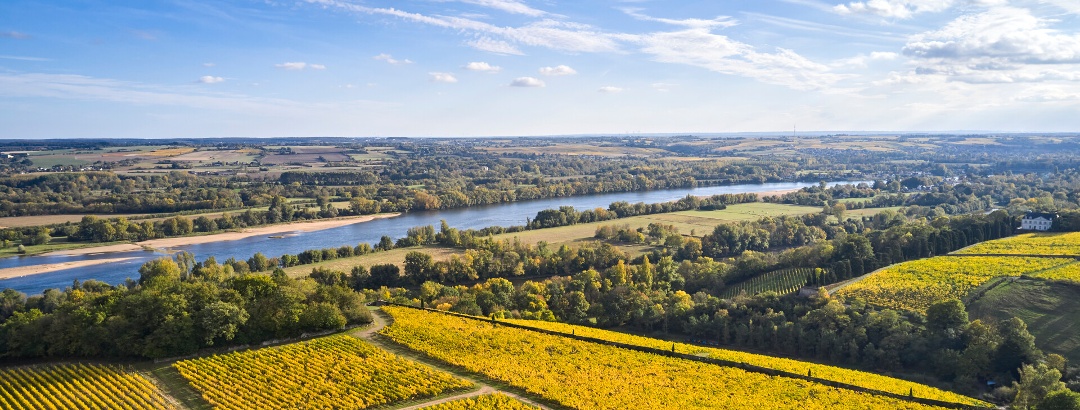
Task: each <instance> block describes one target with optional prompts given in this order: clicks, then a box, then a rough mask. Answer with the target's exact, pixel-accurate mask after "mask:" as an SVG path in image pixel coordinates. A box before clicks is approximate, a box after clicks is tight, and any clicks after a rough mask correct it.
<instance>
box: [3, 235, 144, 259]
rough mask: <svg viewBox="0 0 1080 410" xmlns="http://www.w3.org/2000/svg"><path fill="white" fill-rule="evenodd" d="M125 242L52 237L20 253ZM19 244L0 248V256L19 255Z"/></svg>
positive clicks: (30, 253) (33, 253)
mask: <svg viewBox="0 0 1080 410" xmlns="http://www.w3.org/2000/svg"><path fill="white" fill-rule="evenodd" d="M121 243H126V242H94V243H88V242H68V241H67V238H53V239H52V240H51V241H49V243H47V244H44V245H27V246H25V247H24V248H25V249H26V253H25V254H22V255H38V254H42V253H47V252H54V251H66V250H71V249H83V248H95V247H98V246H109V245H116V244H121ZM19 255H20V254H19V245H18V243H14V244H12V245H10V246H8V247H6V248H0V258H6V257H11V256H19Z"/></svg>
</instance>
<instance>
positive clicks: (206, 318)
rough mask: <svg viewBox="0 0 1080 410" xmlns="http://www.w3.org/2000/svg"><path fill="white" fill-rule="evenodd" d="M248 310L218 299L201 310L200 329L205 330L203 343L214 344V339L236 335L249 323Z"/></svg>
mask: <svg viewBox="0 0 1080 410" xmlns="http://www.w3.org/2000/svg"><path fill="white" fill-rule="evenodd" d="M248 317H250V316H249V315H248V312H247V311H246V310H244V309H241V308H240V307H239V306H236V305H234V304H232V303H228V302H222V301H216V302H213V303H210V304H209V305H207V306H206V308H204V309H203V310H202V311H201V312H199V330H200V331H202V332H203V343H205V344H206V345H207V346H213V345H214V339H218V338H220V339H221V340H225V341H229V340H232V339H233V338H234V337H236V333H237V331H238V330H239V329H240V327H241V326H243V325H244V323H247V320H248Z"/></svg>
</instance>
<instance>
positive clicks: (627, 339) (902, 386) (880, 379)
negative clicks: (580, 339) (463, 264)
mask: <svg viewBox="0 0 1080 410" xmlns="http://www.w3.org/2000/svg"><path fill="white" fill-rule="evenodd" d="M503 321H505V322H510V323H514V324H519V325H523V326H529V327H535V328H538V329H544V330H551V331H555V332H562V333H568V334H569V333H573V334H575V335H578V336H584V337H589V338H593V339H600V340H606V341H611V342H616V343H622V344H627V345H634V346H642V347H648V348H653V349H662V350H669V349H671V348H672V346H674V349H675V350H674V351H676V352H678V353H688V354H698V355H700V354H705V355H708V357H711V358H714V359H719V360H726V361H729V362H738V363H746V364H749V365H753V366H759V367H764V368H769V369H775V370H780V371H785V372H790V373H797V374H807V372H808V371H809V373H810V374H812V375H813V376H814V377H817V378H819V379H825V380H830V381H835V382H840V383H845V384H850V385H854V386H859V387H863V388H867V389H873V390H879V391H886V392H890V393H896V394H909V393H911V394H914V395H916V396H918V397H925V398H929V399H934V400H940V401H947V402H953V403H959V404H968V405H973V406H988V405H987V404H986V403H984V402H981V401H979V400H975V399H973V398H970V397H967V396H964V395H960V394H956V393H952V392H948V391H944V390H941V389H938V388H934V387H930V386H927V385H924V384H919V383H915V382H909V381H907V380H901V379H896V378H893V377H888V376H882V375H879V374H875V373H868V372H862V371H858V370H851V369H844V368H840V367H834V366H826V365H821V364H816V363H809V362H802V361H798V360H792V359H785V358H779V357H772V356H765V355H760V354H753V353H745V352H739V351H735V350H726V349H717V348H711V347H703V346H695V345H690V344H684V343H672V342H670V341H666V340H659V339H653V338H648V337H643V336H636V335H630V334H626V333H620V332H613V331H610V330H603V329H596V328H591V327H585V326H575V325H568V324H565V323H558V322H544V321H538V320H536V321H534V320H503Z"/></svg>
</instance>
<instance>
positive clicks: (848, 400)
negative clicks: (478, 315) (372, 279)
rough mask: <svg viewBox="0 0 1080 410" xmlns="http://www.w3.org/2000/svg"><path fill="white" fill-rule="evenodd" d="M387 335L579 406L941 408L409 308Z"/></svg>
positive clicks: (399, 311)
mask: <svg viewBox="0 0 1080 410" xmlns="http://www.w3.org/2000/svg"><path fill="white" fill-rule="evenodd" d="M383 309H384V311H386V312H388V313H390V314H391V315H392V316H393V317H394V323H393V324H392V325H391V326H389V327H387V328H385V329H383V330H382V334H383V335H385V336H387V337H389V338H390V339H392V340H394V341H395V342H397V343H400V344H402V345H405V346H407V347H409V348H411V349H413V350H417V351H420V352H423V353H424V354H426V355H428V356H430V357H432V358H434V359H436V360H439V361H443V362H447V363H449V364H452V365H454V366H459V367H463V368H465V369H466V370H468V371H470V372H476V373H480V374H483V375H485V376H487V377H490V378H492V379H495V380H498V381H500V382H504V383H507V384H509V385H511V386H514V387H516V388H520V389H524V390H525V391H527V392H529V393H530V394H535V395H537V396H541V397H543V398H545V399H547V400H550V401H553V402H556V403H559V404H560V405H562V406H567V407H571V408H576V409H585V410H589V409H706V408H725V409H755V410H759V409H762V408H770V409H774V408H789V409H796V408H797V409H817V408H821V409H824V408H830V409H844V408H859V409H866V408H875V409H878V408H881V409H887V408H910V409H917V408H931V407H928V406H922V405H919V404H915V403H911V402H905V401H901V400H897V399H890V398H885V397H881V396H874V395H870V394H866V393H859V392H855V391H852V390H845V389H838V388H833V387H828V386H825V385H823V384H818V383H812V382H806V381H802V380H798V379H789V378H784V377H771V376H767V375H765V374H760V373H751V372H747V371H744V370H740V369H737V368H732V367H723V366H717V365H711V364H705V363H700V362H694V361H689V360H682V359H676V358H670V357H665V356H658V355H654V354H648V353H641V352H636V351H632V350H627V349H621V348H617V347H612V346H607V345H602V344H596V343H589V342H583V341H577V340H574V339H570V338H564V337H558V336H553V335H546V334H541V333H536V332H530V331H527V330H521V329H513V328H508V327H505V326H494V325H492V324H490V323H487V322H485V321H482V320H474V319H465V318H459V317H455V316H450V315H444V314H439V313H431V312H425V311H419V310H413V309H408V308H400V307H384V308H383Z"/></svg>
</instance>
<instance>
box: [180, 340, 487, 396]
mask: <svg viewBox="0 0 1080 410" xmlns="http://www.w3.org/2000/svg"><path fill="white" fill-rule="evenodd" d="M173 366H174V367H175V368H176V370H178V371H179V372H180V374H181V375H183V376H184V378H186V379H187V380H188V381H189V382H190V383H191V385H192V386H193V387H194V388H195V389H196V390H198V391H199V392H200V393H202V396H203V398H205V399H206V401H208V402H210V404H212V405H213V406H214V407H215V408H218V409H330V408H338V409H346V408H352V409H363V408H369V407H372V406H378V405H384V404H388V403H395V402H401V401H406V400H411V399H418V398H425V397H432V396H436V395H439V394H442V393H444V392H449V391H454V390H461V389H467V388H470V387H472V384H471V383H469V382H467V381H464V380H460V379H456V378H454V377H453V376H451V375H449V374H447V373H443V372H440V371H437V370H434V369H432V368H430V367H427V366H424V365H422V364H418V363H414V362H410V361H408V360H405V359H402V358H399V357H397V356H394V355H392V354H390V353H387V352H385V351H383V350H382V349H379V348H377V347H375V346H373V345H371V344H369V343H367V342H364V341H362V340H360V339H357V338H354V337H351V336H345V335H339V336H330V337H324V338H319V339H313V340H310V341H306V342H299V343H293V344H288V345H284V346H281V347H276V348H265V349H256V350H248V351H244V352H234V353H229V354H223V355H216V356H210V357H203V358H198V359H192V360H185V361H181V362H177V363H176V364H174V365H173Z"/></svg>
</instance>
